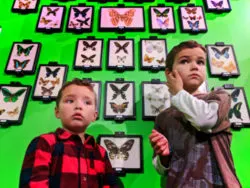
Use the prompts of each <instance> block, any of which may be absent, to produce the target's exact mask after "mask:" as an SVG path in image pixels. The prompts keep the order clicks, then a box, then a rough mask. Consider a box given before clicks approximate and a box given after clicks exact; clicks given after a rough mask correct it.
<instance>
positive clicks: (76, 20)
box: [66, 4, 94, 33]
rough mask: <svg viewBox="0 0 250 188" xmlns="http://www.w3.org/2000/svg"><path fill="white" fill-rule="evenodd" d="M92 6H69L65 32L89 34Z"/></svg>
mask: <svg viewBox="0 0 250 188" xmlns="http://www.w3.org/2000/svg"><path fill="white" fill-rule="evenodd" d="M93 12H94V7H93V6H86V4H78V6H70V9H69V15H68V21H67V27H66V31H68V32H74V33H83V32H91V31H92V28H93Z"/></svg>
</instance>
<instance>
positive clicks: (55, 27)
mask: <svg viewBox="0 0 250 188" xmlns="http://www.w3.org/2000/svg"><path fill="white" fill-rule="evenodd" d="M65 10H66V7H65V6H58V5H57V4H50V5H49V6H45V5H43V6H42V7H41V10H40V13H39V17H38V20H37V25H36V31H37V32H44V33H55V32H62V28H63V21H64V16H65Z"/></svg>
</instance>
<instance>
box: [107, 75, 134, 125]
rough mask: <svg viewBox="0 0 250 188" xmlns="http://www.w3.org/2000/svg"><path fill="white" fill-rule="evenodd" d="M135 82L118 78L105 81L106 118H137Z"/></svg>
mask: <svg viewBox="0 0 250 188" xmlns="http://www.w3.org/2000/svg"><path fill="white" fill-rule="evenodd" d="M135 114H136V111H135V83H134V82H133V81H124V79H123V78H117V79H116V80H115V81H107V82H106V83H105V105H104V119H114V120H115V121H124V120H126V119H130V120H134V119H135V117H136V116H135Z"/></svg>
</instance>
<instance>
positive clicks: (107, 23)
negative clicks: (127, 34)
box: [99, 6, 145, 32]
mask: <svg viewBox="0 0 250 188" xmlns="http://www.w3.org/2000/svg"><path fill="white" fill-rule="evenodd" d="M99 15H101V18H100V21H99V31H123V32H124V31H144V30H145V19H144V7H142V6H138V7H127V6H126V7H101V8H100V13H99Z"/></svg>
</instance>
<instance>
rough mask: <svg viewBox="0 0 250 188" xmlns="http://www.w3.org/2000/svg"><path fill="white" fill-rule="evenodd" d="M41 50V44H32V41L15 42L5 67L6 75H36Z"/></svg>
mask: <svg viewBox="0 0 250 188" xmlns="http://www.w3.org/2000/svg"><path fill="white" fill-rule="evenodd" d="M40 49H41V43H40V42H32V40H23V41H22V42H14V43H13V45H12V48H11V51H10V54H9V58H8V62H7V64H6V67H5V73H6V74H15V75H17V76H23V75H25V74H34V73H35V69H36V65H37V61H38V57H39V54H40Z"/></svg>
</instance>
